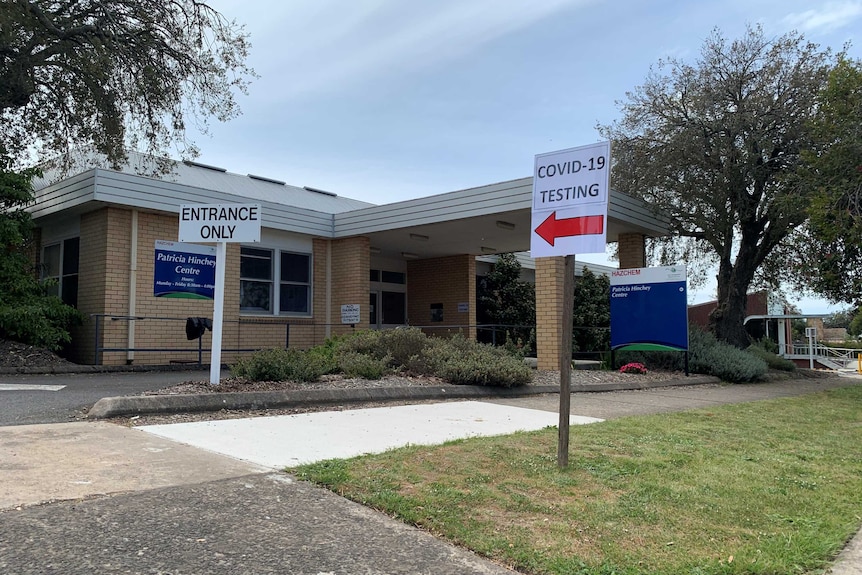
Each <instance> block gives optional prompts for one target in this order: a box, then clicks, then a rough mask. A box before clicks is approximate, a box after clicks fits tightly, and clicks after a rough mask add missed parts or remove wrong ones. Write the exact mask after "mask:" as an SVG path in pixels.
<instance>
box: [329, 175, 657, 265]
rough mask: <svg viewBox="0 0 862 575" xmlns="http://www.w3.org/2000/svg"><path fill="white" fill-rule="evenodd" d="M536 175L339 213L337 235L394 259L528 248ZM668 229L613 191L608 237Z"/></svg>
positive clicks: (640, 204) (652, 234)
mask: <svg viewBox="0 0 862 575" xmlns="http://www.w3.org/2000/svg"><path fill="white" fill-rule="evenodd" d="M532 185H533V180H532V178H521V179H518V180H511V181H508V182H500V183H497V184H490V185H487V186H481V187H478V188H469V189H466V190H460V191H456V192H450V193H447V194H440V195H436V196H429V197H426V198H418V199H414V200H406V201H403V202H396V203H392V204H386V205H383V206H373V207H367V208H360V209H357V210H351V211H348V212H342V213H339V214H335V218H334V220H335V221H334V230H335V234H334V235H335V237H336V238H344V237H351V236H366V237H368V238H369V239H370V240H371V248H372V251H373V252H374V253H375V254H377V253H379V254H380V255H382V256H384V257H386V256H388V257H394V258H407V259H417V258H431V257H442V256H446V255H452V254H475V255H481V254H495V253H507V252H518V251H527V250H529V248H530V210H531V204H532ZM627 233H637V234H642V235H644V236H647V237H656V236H662V235H666V234H667V233H668V222H667V220H665V219H659V218H657V217H656V216H655V215H654V214H653V213H652V212H651V211H650V210H649V208H648V206H647V205H646V204H645V203H644V202H642V201H641V200H639V199H636V198H632V197H629V196H626V195H624V194H620V193H617V192H614V191H613V190H612V191H611V197H610V205H609V207H608V234H607V236H608V241H617V239H618V238H619V236H620V234H627Z"/></svg>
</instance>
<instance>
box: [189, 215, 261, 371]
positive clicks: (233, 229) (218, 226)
mask: <svg viewBox="0 0 862 575" xmlns="http://www.w3.org/2000/svg"><path fill="white" fill-rule="evenodd" d="M179 240H180V241H181V242H216V258H215V259H216V266H215V269H216V277H215V294H214V298H213V300H214V301H213V330H212V331H213V336H212V352H211V354H210V383H211V384H212V385H217V384H218V383H219V380H220V379H221V340H222V326H223V324H224V277H225V262H226V257H227V244H228V242H246V243H255V242H259V241H260V204H191V205H188V204H184V205H181V206H180V229H179Z"/></svg>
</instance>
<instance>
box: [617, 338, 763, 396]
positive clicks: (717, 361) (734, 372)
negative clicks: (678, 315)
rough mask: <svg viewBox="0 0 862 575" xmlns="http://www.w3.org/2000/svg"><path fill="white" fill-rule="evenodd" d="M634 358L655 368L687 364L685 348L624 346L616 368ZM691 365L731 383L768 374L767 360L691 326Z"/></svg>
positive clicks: (678, 368) (680, 367)
mask: <svg viewBox="0 0 862 575" xmlns="http://www.w3.org/2000/svg"><path fill="white" fill-rule="evenodd" d="M631 362H639V363H642V364H644V365H646V366H647V367H648V368H649V369H652V370H667V371H682V370H683V369H684V368H685V356H684V355H683V353H682V352H670V351H653V352H640V351H625V350H622V351H620V352H618V353H616V354H615V357H614V363H615V366H614V368H615V369H616V368H618V367H620V366H622V365H624V364H626V363H631ZM688 368H689V371H690V372H691V373H699V374H703V375H714V376H715V377H718V378H720V379H721V380H722V381H726V382H729V383H746V382H751V381H758V380H760V379H762V378H763V376H764V375H766V371H767V364H766V362H765V361H764V360H763V359H760V358H759V357H755V355H753V354H752V353H748V352H746V351H745V350H742V349H739V348H738V347H736V346H733V345H730V344H727V343H724V342H721V341H718V340H717V339H716V337H715V336H714V335H713V334H711V333H709V332H707V331H703V330H701V329H699V328H697V327H692V328H690V329H689V332H688Z"/></svg>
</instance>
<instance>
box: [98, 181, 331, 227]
mask: <svg viewBox="0 0 862 575" xmlns="http://www.w3.org/2000/svg"><path fill="white" fill-rule="evenodd" d="M93 199H94V200H96V201H100V202H105V203H110V204H119V205H124V206H130V207H136V208H141V209H150V210H157V211H165V212H173V213H179V211H180V206H181V205H182V204H218V203H239V204H243V203H260V204H261V208H262V209H261V212H262V219H261V224H262V225H263V226H265V227H268V228H275V229H281V230H287V231H293V232H297V233H305V234H310V235H317V236H325V237H331V236H332V214H326V213H323V212H316V211H313V210H308V209H304V208H297V207H293V206H285V205H282V204H275V203H272V202H266V201H261V200H255V199H249V198H243V197H240V196H235V195H233V194H228V193H225V192H217V191H213V190H206V189H203V188H195V187H191V186H186V185H183V184H178V183H175V182H167V181H164V180H156V179H152V178H145V177H141V176H136V175H132V174H123V173H118V172H114V171H110V170H102V169H97V170H96V182H95V194H94V198H93Z"/></svg>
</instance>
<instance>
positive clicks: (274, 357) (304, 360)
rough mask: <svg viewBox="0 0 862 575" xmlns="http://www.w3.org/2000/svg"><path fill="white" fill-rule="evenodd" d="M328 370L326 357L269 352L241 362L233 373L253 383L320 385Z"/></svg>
mask: <svg viewBox="0 0 862 575" xmlns="http://www.w3.org/2000/svg"><path fill="white" fill-rule="evenodd" d="M328 369H329V364H328V362H327V360H326V356H325V354H320V353H309V352H306V351H302V350H299V349H293V348H291V349H266V350H262V351H258V352H255V353H253V354H252V355H250V356H249V357H246V358H241V359H240V360H238V361H237V362H236V363H235V364H233V365H232V366H231V373H232V374H233V375H234V376H236V377H243V378H246V379H250V380H251V381H317V380H318V379H320V376H322V375H323V374H325V373H327V371H328Z"/></svg>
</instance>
